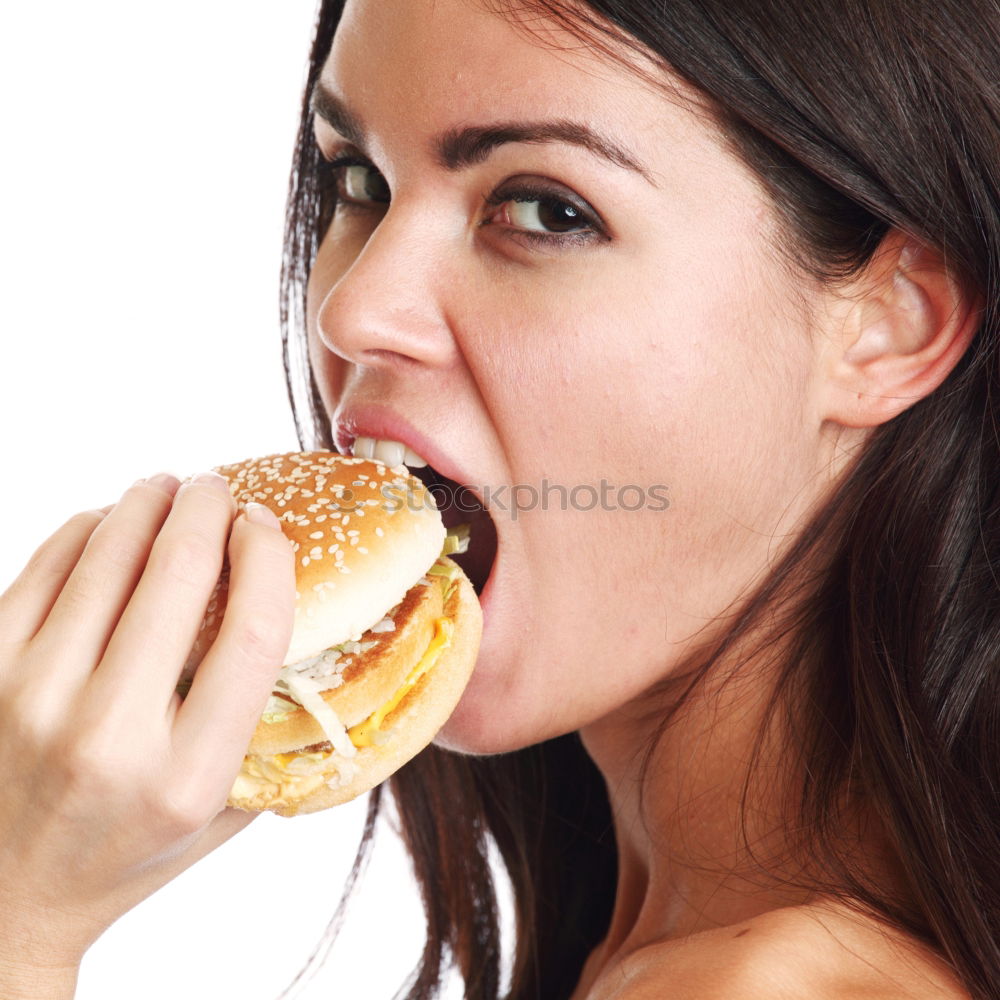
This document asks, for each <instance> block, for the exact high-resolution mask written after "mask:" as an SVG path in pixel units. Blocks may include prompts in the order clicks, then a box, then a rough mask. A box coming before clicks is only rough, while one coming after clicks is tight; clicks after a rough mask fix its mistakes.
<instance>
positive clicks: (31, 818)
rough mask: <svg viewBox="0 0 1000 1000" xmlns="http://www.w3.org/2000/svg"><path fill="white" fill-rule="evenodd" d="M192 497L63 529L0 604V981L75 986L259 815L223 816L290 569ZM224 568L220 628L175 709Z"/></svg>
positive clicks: (121, 506) (127, 499)
mask: <svg viewBox="0 0 1000 1000" xmlns="http://www.w3.org/2000/svg"><path fill="white" fill-rule="evenodd" d="M205 478H206V480H207V481H194V482H191V483H185V485H183V486H181V487H180V489H179V490H178V486H179V484H178V482H177V480H176V479H174V478H173V477H169V476H159V477H154V479H152V480H149V481H145V482H140V483H137V484H136V485H135V486H133V487H132V488H131V489H129V490H127V491H126V493H125V495H124V496H123V497H122V499H121V501H120V502H119V503H118V504H116V505H114V506H113V507H109V508H105V509H104V510H103V511H88V512H86V513H83V514H78V515H77V516H76V517H73V518H72V519H71V520H69V521H68V522H67V523H66V524H64V525H63V526H62V527H61V528H60V529H59V530H58V531H57V532H56V533H55V534H54V535H53V536H52V537H51V538H49V539H48V540H47V541H46V542H45V543H44V544H43V545H42V546H41V547H40V548H39V549H38V551H37V552H36V553H35V555H34V556H33V557H32V559H31V560H30V562H29V563H28V565H27V567H26V568H25V569H24V571H23V572H22V573H21V575H20V576H19V577H18V578H17V579H16V580H15V581H14V583H13V584H12V585H11V587H10V588H9V589H8V590H7V591H6V592H5V593H4V594H2V595H0V760H2V761H3V762H4V775H3V782H2V784H0V972H2V970H3V968H4V966H5V963H6V965H7V966H8V967H10V966H11V965H12V964H13V965H18V966H19V967H21V968H27V967H31V968H41V967H51V968H56V967H63V966H65V967H73V968H74V969H75V966H76V965H77V964H78V963H79V960H80V958H81V957H82V956H83V954H84V952H85V951H86V949H87V948H88V947H89V946H90V944H92V943H93V941H94V940H95V939H96V938H97V937H98V936H99V935H100V934H101V933H102V932H103V931H104V930H105V929H106V928H107V927H108V926H109V925H110V924H111V923H113V922H114V921H115V920H116V919H117V918H118V917H119V916H121V914H123V913H124V912H126V911H127V910H128V909H130V908H131V907H132V906H134V905H135V904H136V903H138V902H139V901H140V900H142V899H144V898H145V897H146V896H148V895H149V894H150V893H152V892H153V891H154V890H156V889H157V888H159V887H160V886H162V885H163V884H164V883H166V882H168V881H169V880H170V879H171V878H173V877H174V876H175V875H177V874H179V873H180V872H181V871H183V870H184V869H185V868H187V867H189V866H190V865H191V864H192V863H193V862H194V861H196V860H198V859H199V858H201V857H202V856H204V855H205V854H207V853H208V852H209V851H211V850H213V849H214V848H215V847H217V846H218V845H219V844H221V843H223V842H224V841H225V840H227V839H228V838H229V837H231V836H232V835H233V834H234V833H236V832H237V831H238V830H240V829H242V828H243V827H244V826H246V825H247V823H248V822H250V820H251V819H252V818H253V817H254V815H255V814H249V813H242V812H238V811H236V810H232V809H225V808H224V806H225V801H226V797H227V795H228V793H229V790H230V787H231V785H232V782H233V779H234V778H235V776H236V774H237V772H238V771H239V768H240V764H241V762H242V759H243V755H244V753H245V751H246V748H247V746H248V744H249V742H250V737H251V735H252V733H253V730H254V728H255V726H256V724H257V721H258V719H259V717H260V713H261V711H262V710H263V707H264V704H265V703H266V701H267V697H268V694H269V692H270V690H271V687H272V684H273V682H274V679H275V677H276V676H277V673H278V669H279V668H280V666H281V664H282V661H283V658H284V654H285V652H286V650H287V648H288V643H289V640H290V637H291V630H292V616H293V608H294V601H295V575H294V563H293V558H294V557H293V554H292V550H291V546H290V544H289V543H288V541H287V539H286V538H285V537H284V535H283V534H282V533H281V530H280V527H279V525H278V521H277V519H276V518H275V517H274V515H273V514H271V513H270V512H269V511H266V510H264V509H263V508H258V511H257V514H255V515H253V516H258V514H259V516H260V517H261V518H262V520H261V521H260V522H255V521H252V520H249V519H248V517H247V515H246V514H240V515H239V516H238V517H235V521H234V515H235V513H236V510H235V503H234V501H233V500H232V498H231V496H230V494H229V491H228V488H227V487H226V484H225V481H224V480H223V479H222V478H221V477H219V476H214V474H210V475H209V476H208V477H205ZM227 548H228V555H229V562H230V573H231V575H230V583H229V598H228V604H227V608H226V612H225V617H224V619H223V623H222V627H221V630H220V632H219V635H218V638H217V639H216V641H215V642H214V643H213V645H212V646H211V648H210V649H209V651H208V653H207V655H206V656H205V659H204V660H203V661H202V663H201V665H200V666H199V668H198V671H197V673H196V675H195V678H194V682H193V684H192V687H191V690H190V692H189V693H188V695H187V697H186V698H185V699H184V700H183V701H182V700H181V698H180V697H179V696H178V695H177V694H176V692H175V687H176V684H177V679H178V677H179V675H180V672H181V669H182V667H183V665H184V662H185V659H186V658H187V655H188V653H189V651H190V649H191V646H192V644H193V642H194V639H195V636H196V635H197V634H198V630H199V626H200V624H201V621H202V618H203V616H204V614H205V609H206V605H207V604H208V601H209V598H210V597H211V594H212V590H213V588H214V586H215V583H216V581H217V580H218V577H219V574H220V571H221V569H222V566H223V558H224V556H225V554H226V552H227ZM2 984H3V980H2V978H0V985H2ZM0 992H2V993H3V995H4V996H5V997H6V996H9V995H11V994H10V993H9V992H4V991H2V990H0ZM59 995H64V994H59ZM68 995H72V992H70V993H69V994H68Z"/></svg>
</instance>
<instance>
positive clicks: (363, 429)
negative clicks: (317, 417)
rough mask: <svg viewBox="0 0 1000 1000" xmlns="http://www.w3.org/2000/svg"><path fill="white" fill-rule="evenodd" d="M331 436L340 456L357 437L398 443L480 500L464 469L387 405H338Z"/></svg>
mask: <svg viewBox="0 0 1000 1000" xmlns="http://www.w3.org/2000/svg"><path fill="white" fill-rule="evenodd" d="M333 436H334V442H335V444H336V446H337V450H338V451H339V452H340V453H341V454H343V455H350V454H351V448H352V447H353V445H354V442H355V440H356V439H357V438H359V437H370V438H381V439H383V440H389V441H399V442H400V443H401V444H404V445H406V447H407V448H410V449H412V450H413V451H415V452H416V453H417V454H418V455H419V456H420V457H421V458H423V459H425V460H426V461H427V462H428V463H429V464H430V465H431V467H432V468H433V469H434V471H435V472H438V473H440V474H441V475H442V476H445V477H446V478H447V479H451V480H453V481H454V482H455V483H457V484H458V485H460V486H464V487H466V488H467V489H468V490H470V491H471V492H472V493H474V494H476V497H477V498H478V499H479V500H480V501H482V494H481V492H480V490H479V488H478V487H477V486H476V484H475V483H474V482H473V480H472V478H471V476H470V475H469V474H468V473H467V472H466V470H465V469H463V468H462V467H461V466H460V465H459V464H458V462H457V461H455V460H454V458H453V457H452V456H451V455H448V454H446V453H445V452H444V451H442V450H441V449H440V447H439V446H438V444H437V442H435V441H433V440H432V439H431V438H429V437H427V436H426V435H425V434H423V433H422V432H421V431H419V430H417V428H416V427H414V426H413V424H411V423H410V422H409V421H408V420H407V419H406V418H405V417H403V416H401V415H400V414H398V413H396V412H395V411H394V410H392V409H390V408H389V407H388V406H384V405H382V404H378V403H369V404H364V405H351V404H345V405H343V406H341V407H340V408H339V409H338V410H337V414H336V417H335V419H334V422H333ZM414 472H415V473H416V474H419V472H420V470H419V469H415V470H414Z"/></svg>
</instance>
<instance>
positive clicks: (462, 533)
mask: <svg viewBox="0 0 1000 1000" xmlns="http://www.w3.org/2000/svg"><path fill="white" fill-rule="evenodd" d="M468 548H469V525H468V524H456V525H455V527H454V528H449V529H448V534H446V535H445V536H444V545H443V547H442V548H441V555H443V556H450V555H452V554H453V553H455V552H465V551H466V550H467V549H468Z"/></svg>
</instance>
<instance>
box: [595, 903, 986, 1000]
mask: <svg viewBox="0 0 1000 1000" xmlns="http://www.w3.org/2000/svg"><path fill="white" fill-rule="evenodd" d="M664 997H670V998H671V1000H709V998H712V1000H714V998H717V997H726V998H727V1000H804V998H809V1000H969V994H968V992H966V991H965V990H964V989H963V987H962V986H961V984H960V983H959V982H958V979H957V978H956V977H955V975H954V973H952V972H951V970H950V969H949V968H948V966H947V965H946V963H945V962H944V961H943V960H942V959H940V958H939V957H938V956H937V955H936V954H935V953H934V952H933V951H931V950H930V949H928V948H926V947H925V946H923V945H921V944H919V943H917V942H914V941H913V940H912V939H910V938H908V937H905V936H903V935H900V934H899V933H898V932H896V931H893V930H889V929H887V928H885V927H883V926H882V925H881V924H879V923H878V922H876V921H875V920H872V919H871V918H866V917H861V916H859V915H858V914H855V913H853V912H852V911H850V910H849V909H847V908H846V907H842V906H838V905H833V904H828V903H824V904H810V905H806V906H796V907H787V908H785V909H780V910H773V911H771V912H769V913H764V914H761V915H760V916H758V917H754V918H753V919H752V920H747V921H744V922H742V923H739V924H733V925H731V926H728V927H720V928H718V929H716V930H711V931H704V932H701V933H699V934H693V935H691V936H689V937H686V938H683V939H678V940H671V941H666V942H661V943H657V944H652V945H648V946H646V947H645V948H642V949H640V950H639V951H637V952H634V953H633V954H632V955H630V956H629V957H628V958H627V959H625V960H624V961H623V962H621V963H620V965H619V966H618V967H617V968H616V969H614V970H606V971H605V973H604V974H603V975H602V976H601V978H600V981H599V983H598V984H597V985H596V987H595V989H594V990H593V991H592V992H591V993H590V994H588V997H587V1000H663V998H664Z"/></svg>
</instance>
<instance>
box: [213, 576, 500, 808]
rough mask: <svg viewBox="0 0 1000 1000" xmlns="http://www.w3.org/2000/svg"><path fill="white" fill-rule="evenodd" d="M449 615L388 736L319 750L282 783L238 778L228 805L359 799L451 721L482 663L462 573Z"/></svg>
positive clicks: (478, 615) (388, 722)
mask: <svg viewBox="0 0 1000 1000" xmlns="http://www.w3.org/2000/svg"><path fill="white" fill-rule="evenodd" d="M443 617H445V618H448V619H450V620H451V623H452V630H451V639H450V642H449V644H448V645H447V646H446V647H445V648H444V649H443V650H442V651H441V654H440V656H439V657H438V658H437V660H436V662H435V664H434V666H433V667H432V668H431V669H430V670H428V671H427V673H425V674H424V675H423V676H421V677H420V678H419V679H418V680H417V682H416V683H415V684H414V685H413V688H412V689H411V690H410V691H408V692H407V693H406V695H405V696H404V697H403V699H402V700H401V701H400V703H399V704H398V705H397V706H396V707H395V708H394V709H393V710H392V711H391V712H390V713H389V714H388V715H387V716H386V717H385V721H384V724H383V725H384V728H383V732H384V733H385V739H384V741H383V742H381V743H379V744H376V745H373V746H366V747H363V748H361V749H359V750H358V751H357V753H356V754H355V756H353V757H351V758H345V757H342V756H341V755H340V754H337V753H335V752H327V751H323V752H320V753H316V754H314V755H313V756H315V757H316V758H317V760H316V762H315V765H314V766H315V767H316V768H317V771H316V772H315V773H313V774H306V773H301V772H300V773H299V774H298V775H296V776H295V777H294V778H293V779H292V780H291V781H282V783H281V784H278V783H277V782H267V781H258V782H249V781H243V780H241V779H239V778H238V779H237V781H236V783H235V784H234V786H233V790H232V793H231V794H230V797H229V800H228V802H227V803H226V804H227V805H229V806H233V807H235V808H236V809H243V810H246V811H249V812H262V811H268V812H275V813H277V814H278V815H279V816H297V815H299V814H300V813H310V812H318V811H319V810H321V809H329V808H330V807H331V806H336V805H340V804H341V803H342V802H349V801H350V800H351V799H353V798H357V796H359V795H361V794H363V793H364V792H367V791H368V790H369V789H371V788H374V787H375V786H376V785H378V784H380V783H381V782H383V781H385V779H386V778H388V777H389V776H390V775H391V774H393V773H394V772H395V771H398V770H399V768H401V767H402V766H403V765H404V764H405V763H406V762H407V761H408V760H411V759H412V758H413V757H415V756H416V755H417V754H418V753H419V752H420V751H421V750H423V749H424V747H426V746H427V745H428V744H429V743H430V742H431V740H433V739H434V737H435V735H436V734H437V732H438V730H440V729H441V727H442V726H443V725H444V724H445V722H447V721H448V717H449V716H450V715H451V713H452V712H453V711H454V709H455V706H456V705H457V704H458V701H459V699H460V698H461V696H462V692H463V691H464V690H465V686H466V685H467V684H468V682H469V678H470V677H471V676H472V670H473V668H474V667H475V664H476V654H477V653H478V651H479V641H480V638H481V636H482V627H483V619H482V611H481V609H480V607H479V601H478V599H477V597H476V593H475V591H474V590H473V588H472V584H471V583H470V582H469V580H468V578H467V577H466V576H465V574H464V573H462V572H460V571H459V572H457V573H456V575H455V579H454V584H453V586H452V587H451V589H450V591H449V594H448V598H447V600H446V601H445V605H444V614H443ZM312 749H313V748H309V747H306V748H303V750H302V751H301V752H300V754H298V755H296V754H285V755H282V756H283V757H288V758H292V760H293V761H294V758H295V757H301V758H303V760H304V761H305V759H307V755H308V754H309V751H311V750H312ZM293 766H295V764H294V763H293ZM290 777H291V776H290Z"/></svg>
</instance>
